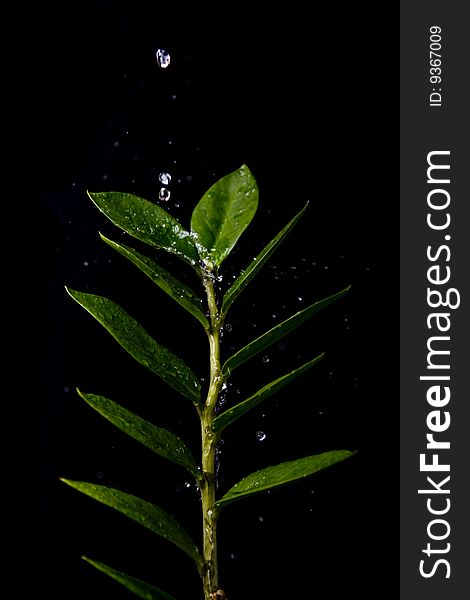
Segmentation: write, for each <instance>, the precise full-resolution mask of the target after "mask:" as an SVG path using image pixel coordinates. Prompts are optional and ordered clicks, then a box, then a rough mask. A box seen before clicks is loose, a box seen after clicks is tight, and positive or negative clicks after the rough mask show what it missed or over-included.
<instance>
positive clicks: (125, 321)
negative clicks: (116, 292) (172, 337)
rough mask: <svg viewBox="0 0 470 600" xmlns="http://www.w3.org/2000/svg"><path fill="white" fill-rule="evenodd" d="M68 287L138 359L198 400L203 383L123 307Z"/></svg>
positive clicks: (169, 382) (188, 395)
mask: <svg viewBox="0 0 470 600" xmlns="http://www.w3.org/2000/svg"><path fill="white" fill-rule="evenodd" d="M66 289H67V292H68V293H69V294H70V295H71V296H72V298H73V299H74V300H76V301H77V302H78V304H80V305H81V306H83V308H85V309H86V310H87V311H88V312H89V313H90V314H91V315H93V316H94V317H95V319H97V321H99V322H100V323H101V324H102V325H103V327H105V328H106V329H107V330H108V331H109V333H110V334H111V335H112V336H113V337H114V338H115V339H116V340H117V341H118V342H119V344H120V345H121V346H122V347H123V348H124V349H125V350H126V351H127V352H128V353H129V354H130V355H131V356H132V357H133V358H135V360H136V361H137V362H139V363H140V364H141V365H143V366H144V367H147V368H148V369H150V370H151V371H152V372H153V373H155V374H156V375H158V376H159V377H161V378H162V379H163V381H165V382H166V383H168V385H170V386H171V387H173V388H174V389H175V390H177V391H178V392H180V393H181V394H183V395H184V396H186V397H187V398H189V399H190V400H192V401H193V402H194V403H198V402H199V398H200V389H201V385H200V383H199V381H198V379H197V377H196V376H195V374H194V373H193V372H192V371H191V369H190V368H189V367H188V366H186V364H185V363H184V362H183V361H182V360H181V359H180V358H178V357H177V356H175V355H174V354H173V353H172V352H170V351H169V350H167V349H166V348H164V347H163V346H160V344H157V342H156V341H155V340H154V339H153V338H152V337H151V336H150V335H149V334H148V333H147V331H145V329H144V328H143V327H142V325H141V324H140V323H139V322H138V321H136V320H135V319H134V318H132V317H131V316H130V315H129V314H128V313H127V312H126V311H125V310H124V309H122V308H121V307H120V306H119V305H118V304H115V303H114V302H112V300H108V298H104V297H103V296H95V295H93V294H86V293H83V292H77V291H75V290H71V289H68V288H66Z"/></svg>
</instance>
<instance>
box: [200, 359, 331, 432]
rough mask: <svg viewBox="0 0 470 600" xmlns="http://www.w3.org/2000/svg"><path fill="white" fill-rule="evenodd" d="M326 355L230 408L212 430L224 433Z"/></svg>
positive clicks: (215, 422) (217, 419)
mask: <svg viewBox="0 0 470 600" xmlns="http://www.w3.org/2000/svg"><path fill="white" fill-rule="evenodd" d="M324 355H325V353H324V352H323V353H322V354H320V355H319V356H317V357H315V358H314V359H312V360H311V361H309V362H307V363H305V364H304V365H302V366H301V367H299V368H298V369H294V370H293V371H291V372H290V373H287V374H286V375H283V376H282V377H279V378H278V379H276V380H275V381H271V383H268V385H265V386H264V387H263V388H261V389H260V390H258V391H257V392H256V394H253V396H250V397H249V398H248V399H247V400H244V401H243V402H240V404H237V405H235V406H233V407H232V408H229V409H228V410H226V411H224V412H223V413H221V414H220V415H219V416H218V417H216V418H215V419H214V422H213V423H212V430H213V431H222V429H225V427H227V425H230V424H231V423H233V422H234V421H236V420H237V419H238V418H239V417H241V416H242V415H244V414H245V413H246V412H248V411H249V410H251V409H252V408H254V407H255V406H257V405H258V404H259V403H260V402H262V401H263V400H265V399H266V398H268V397H269V396H271V395H272V394H274V393H275V392H277V391H278V390H280V389H281V388H282V387H284V386H285V385H287V384H288V383H290V382H291V381H292V380H293V379H295V378H296V377H298V376H299V375H302V373H305V371H307V370H308V369H310V367H312V366H313V365H314V364H316V363H317V362H318V361H319V360H321V359H322V358H323V357H324Z"/></svg>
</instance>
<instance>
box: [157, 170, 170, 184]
mask: <svg viewBox="0 0 470 600" xmlns="http://www.w3.org/2000/svg"><path fill="white" fill-rule="evenodd" d="M158 179H159V180H160V183H163V185H169V184H170V182H171V175H170V174H169V173H166V172H165V171H163V172H162V173H160V175H159V176H158Z"/></svg>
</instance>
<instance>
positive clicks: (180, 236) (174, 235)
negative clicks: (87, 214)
mask: <svg viewBox="0 0 470 600" xmlns="http://www.w3.org/2000/svg"><path fill="white" fill-rule="evenodd" d="M88 196H89V197H90V198H91V200H92V201H93V202H94V204H95V205H96V206H97V207H98V208H99V209H100V211H101V212H102V213H104V214H105V215H106V216H107V217H108V219H110V220H111V221H112V222H113V223H114V224H115V225H117V226H118V227H120V228H121V229H124V231H126V232H127V233H129V234H130V235H132V236H134V237H136V238H137V239H138V240H141V241H142V242H145V243H147V244H150V245H151V246H154V247H155V248H162V249H163V250H166V251H167V252H171V253H172V254H176V255H177V256H179V257H180V258H182V259H183V260H185V261H186V262H188V263H189V264H191V265H192V266H195V265H196V264H197V262H198V260H199V255H198V252H197V248H196V245H195V243H194V240H193V239H192V237H191V235H190V233H189V231H187V230H186V229H185V228H184V227H183V226H182V225H181V223H179V222H178V221H177V220H176V219H175V218H173V217H172V216H171V215H170V214H168V213H167V212H166V210H164V209H163V208H161V206H158V205H157V204H154V203H153V202H149V201H148V200H145V199H144V198H139V196H134V195H133V194H125V193H122V192H99V193H92V192H88Z"/></svg>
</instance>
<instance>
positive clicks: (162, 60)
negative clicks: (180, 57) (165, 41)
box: [155, 48, 171, 69]
mask: <svg viewBox="0 0 470 600" xmlns="http://www.w3.org/2000/svg"><path fill="white" fill-rule="evenodd" d="M155 56H156V57H157V63H158V66H159V67H160V68H161V69H166V68H167V67H168V66H169V65H170V62H171V57H170V53H169V52H167V51H166V50H164V49H163V48H159V49H158V50H157V51H156V52H155Z"/></svg>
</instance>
